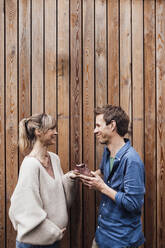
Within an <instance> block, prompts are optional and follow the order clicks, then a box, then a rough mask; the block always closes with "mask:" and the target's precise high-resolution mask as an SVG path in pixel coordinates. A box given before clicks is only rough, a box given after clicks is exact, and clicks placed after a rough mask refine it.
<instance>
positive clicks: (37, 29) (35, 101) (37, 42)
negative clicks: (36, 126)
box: [32, 0, 43, 114]
mask: <svg viewBox="0 0 165 248" xmlns="http://www.w3.org/2000/svg"><path fill="white" fill-rule="evenodd" d="M41 112H43V0H35V1H32V114H35V113H41Z"/></svg>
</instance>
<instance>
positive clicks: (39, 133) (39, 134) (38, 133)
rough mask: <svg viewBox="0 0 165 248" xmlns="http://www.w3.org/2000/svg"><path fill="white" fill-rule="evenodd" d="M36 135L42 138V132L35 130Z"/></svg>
mask: <svg viewBox="0 0 165 248" xmlns="http://www.w3.org/2000/svg"><path fill="white" fill-rule="evenodd" d="M35 135H36V136H38V137H40V136H41V130H39V129H35Z"/></svg>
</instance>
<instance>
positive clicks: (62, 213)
mask: <svg viewBox="0 0 165 248" xmlns="http://www.w3.org/2000/svg"><path fill="white" fill-rule="evenodd" d="M56 135H57V131H56V122H55V119H54V118H53V117H51V116H50V115H47V114H37V115H33V116H31V117H29V118H27V119H23V120H21V121H20V124H19V147H20V151H21V152H22V153H23V154H25V152H27V150H29V149H31V151H30V153H29V154H28V155H27V156H25V158H24V160H23V162H22V165H21V168H20V173H19V179H18V183H17V185H16V188H15V190H14V193H13V195H12V197H11V206H10V209H9V217H10V219H11V222H12V224H13V226H14V229H15V230H16V231H17V238H16V248H39V247H44V248H48V247H49V248H56V247H58V241H59V240H61V239H62V237H63V235H64V232H65V230H66V226H67V222H68V213H67V208H68V207H69V206H70V204H71V202H72V199H73V195H74V193H75V182H74V180H73V177H74V175H73V173H72V172H69V173H67V174H65V175H64V174H63V171H62V169H61V165H60V160H59V157H58V156H57V155H56V154H55V153H52V152H48V150H47V149H48V146H49V145H52V144H55V137H56ZM71 177H72V179H71Z"/></svg>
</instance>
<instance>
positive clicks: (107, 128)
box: [94, 114, 114, 145]
mask: <svg viewBox="0 0 165 248" xmlns="http://www.w3.org/2000/svg"><path fill="white" fill-rule="evenodd" d="M113 126H114V125H113V123H110V124H109V125H106V122H105V120H104V118H103V114H100V115H97V116H96V127H95V129H94V134H96V137H97V139H98V141H99V142H100V143H101V144H105V145H108V144H109V143H110V141H111V137H112V135H113V130H114V127H113Z"/></svg>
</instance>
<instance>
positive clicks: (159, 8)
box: [156, 0, 165, 248]
mask: <svg viewBox="0 0 165 248" xmlns="http://www.w3.org/2000/svg"><path fill="white" fill-rule="evenodd" d="M164 13H165V1H163V0H158V1H156V75H157V77H156V81H157V247H158V248H163V247H164V244H165V231H164V226H165V190H164V185H165V139H164V137H165V125H164V123H165V108H164V106H165V97H164V92H165V84H164V81H165V67H164V65H165V16H164Z"/></svg>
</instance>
